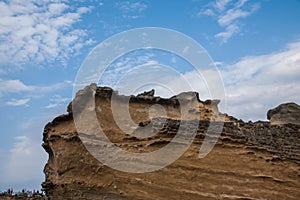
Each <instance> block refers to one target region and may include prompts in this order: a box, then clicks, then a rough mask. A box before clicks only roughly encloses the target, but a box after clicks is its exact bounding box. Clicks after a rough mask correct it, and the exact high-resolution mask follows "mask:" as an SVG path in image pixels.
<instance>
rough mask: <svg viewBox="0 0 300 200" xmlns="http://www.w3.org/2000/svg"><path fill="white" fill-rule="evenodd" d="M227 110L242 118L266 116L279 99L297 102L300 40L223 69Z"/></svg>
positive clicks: (299, 86) (282, 101) (298, 97)
mask: <svg viewBox="0 0 300 200" xmlns="http://www.w3.org/2000/svg"><path fill="white" fill-rule="evenodd" d="M222 74H223V79H224V82H225V86H226V91H227V97H228V104H229V105H228V112H229V113H230V114H231V115H234V116H237V117H239V118H243V119H252V120H256V119H265V118H266V112H267V110H268V109H270V108H272V107H275V106H277V105H278V104H280V103H284V102H290V101H294V102H296V103H300V102H299V100H300V93H299V91H300V79H299V75H300V42H299V41H297V42H294V43H291V44H289V45H287V48H286V49H284V50H282V51H280V52H274V53H271V54H266V55H260V56H248V57H245V58H242V59H240V60H239V61H238V62H237V63H235V64H233V65H227V66H225V68H224V70H223V71H222Z"/></svg>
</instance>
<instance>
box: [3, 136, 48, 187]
mask: <svg viewBox="0 0 300 200" xmlns="http://www.w3.org/2000/svg"><path fill="white" fill-rule="evenodd" d="M38 138H40V137H38ZM14 139H15V142H14V146H13V147H12V148H11V149H10V151H8V152H7V151H4V153H5V154H6V156H5V157H3V158H1V159H5V160H1V165H0V167H1V169H2V170H1V172H0V173H1V180H0V184H1V189H6V188H5V187H14V189H15V190H21V189H23V188H24V186H25V185H26V189H37V188H40V184H41V181H42V177H43V175H42V166H43V165H44V164H45V161H46V160H45V153H43V151H42V147H41V144H40V143H41V142H40V141H39V140H37V139H36V138H35V139H33V138H30V137H28V136H26V135H22V136H17V137H15V138H14ZM2 161H3V162H2ZM2 187H3V188H2Z"/></svg>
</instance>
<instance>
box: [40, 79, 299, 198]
mask: <svg viewBox="0 0 300 200" xmlns="http://www.w3.org/2000/svg"><path fill="white" fill-rule="evenodd" d="M112 99H114V101H116V102H117V103H114V106H116V108H115V109H116V111H117V114H118V117H119V118H118V121H119V124H118V123H117V122H116V119H115V117H116V116H114V114H115V113H114V112H115V111H114V109H112V107H113V106H112V105H113V102H112ZM218 103H219V101H218V100H208V101H201V100H200V99H199V96H198V94H197V93H194V92H186V93H182V94H179V95H176V96H174V97H171V98H169V99H164V98H161V97H156V96H154V90H153V92H151V93H150V94H149V93H147V92H145V94H142V95H138V96H129V97H128V96H123V95H119V94H118V93H117V92H116V91H113V90H112V89H110V88H107V87H97V86H96V85H95V84H92V85H90V86H88V87H86V88H85V89H83V90H81V91H79V92H78V93H77V95H76V97H75V98H74V100H73V102H72V103H71V104H70V105H69V106H68V109H67V111H68V113H67V114H65V115H61V116H58V117H57V118H55V119H54V120H53V121H52V122H50V123H48V124H47V125H46V126H45V130H44V133H43V141H44V143H43V147H44V149H45V150H46V151H47V153H48V154H49V160H48V162H47V164H46V166H45V169H44V172H45V175H46V180H45V182H44V183H43V184H42V186H43V190H44V191H45V192H46V195H47V197H48V198H49V199H54V200H57V199H114V200H118V199H120V200H121V199H122V200H134V199H143V200H144V199H145V200H148V199H149V200H150V199H183V200H184V199H188V200H199V199H249V200H250V199H299V197H300V191H299V188H300V181H299V178H300V139H299V138H300V137H299V134H300V133H299V132H300V125H299V124H297V123H288V124H286V123H281V125H280V126H278V125H273V124H270V123H269V122H262V121H258V122H254V123H252V122H248V123H246V122H243V121H242V120H237V119H235V118H234V117H231V116H228V115H226V114H222V113H220V112H219V111H218V107H217V104H218ZM126 105H129V106H128V110H129V111H128V112H129V115H130V118H131V120H132V121H133V122H132V121H129V119H128V116H126V115H125V114H126V113H125V112H124V111H123V109H122V108H123V107H126ZM155 105H160V106H161V107H162V108H164V112H163V113H160V111H161V109H157V110H155V109H153V106H155ZM118 106H119V107H118ZM191 106H192V107H191ZM161 107H159V106H158V107H157V108H161ZM182 107H184V109H182ZM125 110H126V109H125ZM159 110H160V111H159ZM75 111H76V112H77V113H80V114H81V115H80V117H81V119H82V120H83V121H84V122H85V123H87V124H88V123H89V122H91V121H92V120H94V119H92V117H95V116H96V118H97V120H98V122H99V126H100V127H101V130H102V131H103V132H104V133H105V135H106V136H107V138H109V140H110V141H112V142H113V143H114V144H115V145H116V146H117V147H119V148H121V149H123V150H125V151H128V152H135V153H145V152H154V151H156V150H158V149H160V148H162V147H165V146H166V145H168V144H169V143H170V141H172V139H174V138H175V137H176V134H177V132H178V130H179V129H180V130H182V132H183V136H184V134H188V133H189V131H191V129H190V126H191V125H196V127H197V128H196V135H195V138H194V140H193V142H192V144H191V146H189V148H188V149H187V151H186V152H185V153H184V154H183V155H182V156H181V157H180V158H179V159H177V160H176V161H175V162H174V163H172V164H171V165H169V166H167V167H164V168H162V169H159V170H156V171H153V172H148V173H129V172H123V171H118V170H115V169H112V168H110V167H108V166H106V165H104V164H102V163H101V162H99V161H98V160H97V159H96V158H95V157H94V156H93V155H92V154H91V152H90V151H88V150H87V149H89V150H90V149H93V148H95V149H98V150H99V147H100V145H103V144H98V143H97V142H96V143H95V141H97V140H96V139H97V137H96V136H97V134H98V133H97V128H96V126H94V125H93V124H91V125H90V126H83V127H82V129H81V130H80V131H78V130H77V126H76V124H75V123H74V121H76V120H75V118H74V117H73V114H74V112H75ZM123 112H124V113H123ZM281 112H282V109H277V110H276V109H275V111H269V112H268V118H270V119H271V121H272V119H276V120H277V119H278V118H274V117H275V116H276V115H277V114H278V113H281ZM92 113H96V114H95V115H93V114H92ZM149 113H152V114H149ZM123 114H124V116H126V117H123ZM160 114H164V116H163V117H161V118H160V116H159V115H160ZM185 114H186V116H185ZM74 116H75V115H74ZM293 116H295V115H293ZM182 118H185V119H184V120H183V119H182ZM279 118H280V120H281V121H283V119H284V116H283V115H280V117H279ZM298 119H299V118H298ZM120 122H121V123H120ZM191 122H193V123H191ZM296 122H297V120H296ZM130 123H132V124H134V125H136V127H134V128H132V127H123V128H122V130H121V128H120V127H119V126H120V124H125V125H126V124H130ZM211 123H216V124H218V123H221V124H222V125H223V127H222V129H221V131H222V133H221V135H220V137H219V138H218V140H217V143H216V145H215V147H214V148H213V150H212V151H211V152H210V153H209V154H208V155H207V156H206V157H204V158H202V159H199V149H200V147H201V145H202V144H203V143H204V140H205V138H206V136H207V137H212V138H213V137H214V135H213V134H212V135H209V131H208V130H209V127H210V124H211ZM223 123H224V124H223ZM147 127H148V128H149V132H148V131H147V129H145V128H147ZM127 128H128V129H127ZM124 130H125V133H124ZM139 130H142V131H139ZM150 130H156V131H155V133H154V134H153V133H150ZM127 131H133V133H134V134H127ZM135 134H136V135H135ZM149 135H151V136H150V137H147V136H149ZM95 138H96V139H95ZM87 141H88V142H87ZM84 144H90V145H91V146H87V145H84ZM178 145H180V144H178ZM96 147H98V148H96ZM103 147H104V146H103ZM127 159H129V160H130V158H127ZM116 161H118V160H116ZM146 164H147V165H151V164H153V163H151V162H150V160H149V161H146Z"/></svg>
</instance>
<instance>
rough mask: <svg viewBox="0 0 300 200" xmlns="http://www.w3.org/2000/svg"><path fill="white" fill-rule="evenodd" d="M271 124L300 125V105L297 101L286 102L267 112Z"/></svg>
mask: <svg viewBox="0 0 300 200" xmlns="http://www.w3.org/2000/svg"><path fill="white" fill-rule="evenodd" d="M267 117H268V120H270V122H271V124H289V123H291V124H298V125H300V106H299V105H297V104H295V103H285V104H281V105H279V106H277V107H276V108H274V109H271V110H269V111H268V113H267Z"/></svg>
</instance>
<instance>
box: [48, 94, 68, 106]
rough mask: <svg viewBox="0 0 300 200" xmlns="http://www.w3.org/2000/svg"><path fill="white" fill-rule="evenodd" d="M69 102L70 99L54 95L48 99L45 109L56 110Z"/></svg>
mask: <svg viewBox="0 0 300 200" xmlns="http://www.w3.org/2000/svg"><path fill="white" fill-rule="evenodd" d="M69 101H71V98H66V97H61V96H60V95H54V96H53V97H52V98H51V99H50V103H49V104H48V105H47V106H45V108H48V109H51V108H56V107H58V106H62V105H65V104H66V103H68V102H69Z"/></svg>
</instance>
